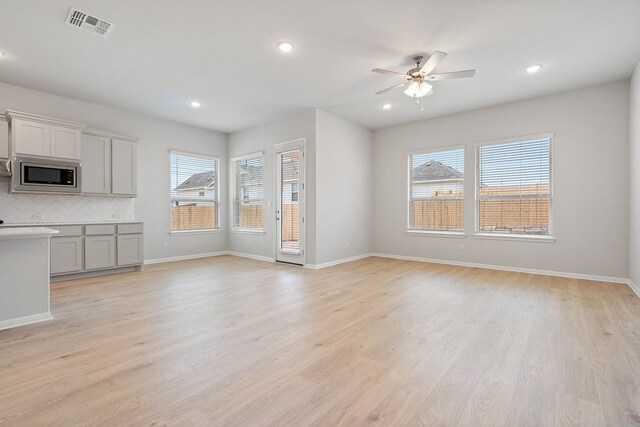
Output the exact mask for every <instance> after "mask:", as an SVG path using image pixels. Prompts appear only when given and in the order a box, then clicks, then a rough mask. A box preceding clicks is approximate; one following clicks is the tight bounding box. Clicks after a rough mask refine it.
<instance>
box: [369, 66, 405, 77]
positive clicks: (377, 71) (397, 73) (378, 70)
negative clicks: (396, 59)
mask: <svg viewBox="0 0 640 427" xmlns="http://www.w3.org/2000/svg"><path fill="white" fill-rule="evenodd" d="M371 71H373V72H374V73H380V74H390V75H392V76H399V77H406V76H407V75H406V74H405V73H399V72H397V71H389V70H383V69H381V68H374V69H373V70H371Z"/></svg>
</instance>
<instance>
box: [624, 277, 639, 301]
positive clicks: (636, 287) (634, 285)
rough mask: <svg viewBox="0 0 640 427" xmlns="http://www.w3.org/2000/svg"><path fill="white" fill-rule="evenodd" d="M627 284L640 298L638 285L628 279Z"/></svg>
mask: <svg viewBox="0 0 640 427" xmlns="http://www.w3.org/2000/svg"><path fill="white" fill-rule="evenodd" d="M627 284H628V285H629V287H630V288H631V290H632V291H633V292H635V294H636V295H637V296H638V297H639V298H640V286H638V285H636V284H635V283H633V280H631V279H629V281H628V282H627Z"/></svg>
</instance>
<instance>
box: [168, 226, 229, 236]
mask: <svg viewBox="0 0 640 427" xmlns="http://www.w3.org/2000/svg"><path fill="white" fill-rule="evenodd" d="M217 233H222V229H221V228H212V229H207V230H176V231H170V232H169V234H171V235H181V234H217Z"/></svg>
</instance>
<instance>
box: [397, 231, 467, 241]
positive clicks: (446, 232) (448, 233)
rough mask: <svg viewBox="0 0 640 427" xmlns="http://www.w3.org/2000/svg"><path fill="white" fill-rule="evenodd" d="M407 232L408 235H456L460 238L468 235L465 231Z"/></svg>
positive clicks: (455, 236)
mask: <svg viewBox="0 0 640 427" xmlns="http://www.w3.org/2000/svg"><path fill="white" fill-rule="evenodd" d="M405 234H406V235H407V236H432V237H454V238H458V239H465V238H466V237H467V234H466V233H465V232H464V231H436V230H407V231H405Z"/></svg>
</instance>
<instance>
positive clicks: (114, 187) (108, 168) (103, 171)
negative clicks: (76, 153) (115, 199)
mask: <svg viewBox="0 0 640 427" xmlns="http://www.w3.org/2000/svg"><path fill="white" fill-rule="evenodd" d="M136 141H137V139H136V138H130V137H127V136H118V135H113V134H110V133H109V132H106V131H99V130H95V129H86V130H85V131H84V132H83V134H82V193H83V194H93V195H100V194H108V195H112V196H120V197H136V195H137V190H138V188H137V183H138V176H137V175H138V164H137V157H138V156H137V149H138V147H137V144H136Z"/></svg>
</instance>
